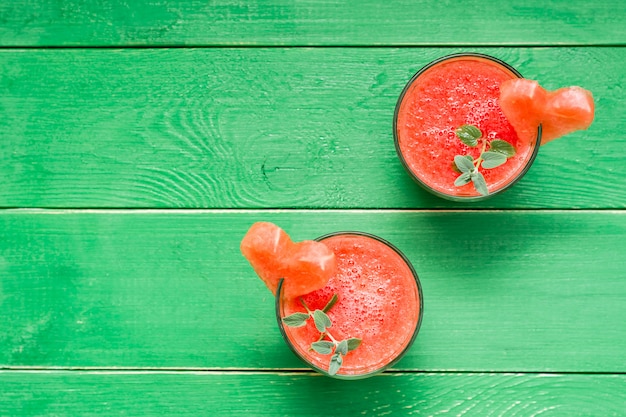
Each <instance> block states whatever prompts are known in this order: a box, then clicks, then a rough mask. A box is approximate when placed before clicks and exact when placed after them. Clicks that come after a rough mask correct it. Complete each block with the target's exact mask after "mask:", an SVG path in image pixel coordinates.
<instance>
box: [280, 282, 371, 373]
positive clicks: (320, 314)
mask: <svg viewBox="0 0 626 417" xmlns="http://www.w3.org/2000/svg"><path fill="white" fill-rule="evenodd" d="M338 299H339V298H338V297H337V294H333V296H332V298H331V299H330V300H329V301H328V303H327V304H326V306H325V307H324V308H323V309H321V310H315V311H311V310H310V309H309V307H308V306H307V305H306V303H305V302H304V300H303V299H302V297H300V303H301V304H302V305H303V306H304V308H305V309H306V313H293V314H290V315H288V316H287V317H283V319H282V320H283V323H284V324H285V325H286V326H288V327H302V326H304V325H306V322H307V320H309V319H310V318H313V322H314V324H315V328H316V329H317V330H318V331H319V332H320V337H319V339H318V340H317V341H316V342H313V343H311V349H312V350H314V351H316V352H317V353H319V354H320V355H332V356H331V357H330V364H329V367H328V374H329V375H335V374H337V371H339V368H341V365H342V364H343V357H344V356H346V355H347V354H348V352H351V351H353V350H354V349H356V348H358V347H359V346H360V345H361V339H359V338H357V337H351V338H349V339H345V340H341V341H339V340H337V339H335V338H334V337H333V335H332V334H331V333H330V332H329V331H328V329H329V328H330V327H332V325H333V323H332V321H331V320H330V317H328V315H327V314H326V313H327V312H328V311H329V310H330V309H331V308H332V307H333V306H334V305H335V303H337V300H338ZM325 339H328V340H325Z"/></svg>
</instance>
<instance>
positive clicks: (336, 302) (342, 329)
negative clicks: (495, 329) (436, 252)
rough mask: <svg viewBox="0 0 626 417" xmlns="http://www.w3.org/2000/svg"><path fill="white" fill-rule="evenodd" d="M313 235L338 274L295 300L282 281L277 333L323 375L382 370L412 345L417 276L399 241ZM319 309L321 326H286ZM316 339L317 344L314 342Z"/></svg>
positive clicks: (419, 310) (418, 309)
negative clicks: (324, 325) (288, 295)
mask: <svg viewBox="0 0 626 417" xmlns="http://www.w3.org/2000/svg"><path fill="white" fill-rule="evenodd" d="M316 240H317V241H318V242H322V243H324V244H325V245H327V246H328V247H329V248H330V249H331V250H332V251H333V252H334V254H335V257H336V261H337V270H336V273H335V274H334V275H333V276H332V277H331V278H330V280H329V281H328V283H327V284H326V286H325V287H324V288H322V289H319V290H317V291H313V292H310V293H308V294H305V295H303V296H301V297H296V298H292V299H287V298H285V297H284V296H283V295H282V291H281V286H282V281H281V283H280V284H279V286H278V290H277V292H276V314H277V320H278V325H279V328H280V331H281V334H282V336H283V338H284V340H285V342H286V343H287V345H288V346H289V347H290V348H291V350H292V351H293V352H294V353H295V354H296V355H297V356H298V357H300V359H302V360H303V361H304V362H305V363H307V364H308V365H309V366H310V367H312V368H313V369H315V370H316V371H318V372H320V373H322V374H324V375H327V376H332V377H335V378H340V379H359V378H365V377H369V376H372V375H374V374H377V373H379V372H382V371H383V370H385V369H387V368H388V367H390V366H391V365H393V364H395V363H396V362H397V361H398V360H399V359H400V358H401V357H402V356H403V355H404V354H405V353H406V352H407V351H408V350H409V348H410V347H411V345H412V343H413V341H414V340H415V337H416V336H417V333H418V331H419V328H420V324H421V321H422V314H423V300H422V289H421V285H420V282H419V279H418V276H417V274H416V272H415V270H414V269H413V267H412V265H411V263H410V262H409V260H408V259H407V258H406V257H405V256H404V255H403V254H402V253H401V252H400V251H399V250H398V249H397V248H396V247H394V246H393V245H392V244H390V243H389V242H387V241H385V240H383V239H381V238H379V237H377V236H374V235H371V234H367V233H361V232H338V233H332V234H328V235H325V236H322V237H320V238H318V239H316ZM329 306H330V308H328V307H329ZM316 310H321V311H324V312H325V313H327V317H328V319H329V321H328V323H331V325H330V326H329V327H327V328H326V329H323V328H322V329H320V328H319V327H318V322H317V318H316V320H306V322H305V323H301V324H300V326H299V327H293V326H290V325H287V324H286V320H285V318H286V317H290V316H291V317H293V316H297V315H302V316H303V317H312V316H315V314H317V311H316ZM313 312H315V314H313ZM328 323H327V324H328ZM344 341H345V342H344ZM353 342H356V343H353ZM316 343H317V345H318V347H320V348H319V349H318V348H315V349H314V348H313V345H314V344H316ZM337 343H339V345H337ZM342 343H343V344H344V347H343V349H344V351H343V352H340V350H341V347H340V346H341V344H342ZM333 362H334V363H333ZM333 366H335V369H333Z"/></svg>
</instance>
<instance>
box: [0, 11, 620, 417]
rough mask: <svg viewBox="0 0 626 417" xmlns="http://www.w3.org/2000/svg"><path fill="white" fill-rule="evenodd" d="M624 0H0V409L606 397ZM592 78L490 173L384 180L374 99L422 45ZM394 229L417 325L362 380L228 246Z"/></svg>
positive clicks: (385, 127)
mask: <svg viewBox="0 0 626 417" xmlns="http://www.w3.org/2000/svg"><path fill="white" fill-rule="evenodd" d="M625 20H626V3H625V2H623V1H622V0H612V1H609V0H607V1H602V2H590V1H588V0H568V1H560V0H527V1H515V2H497V1H491V0H467V1H463V2H461V1H459V2H455V1H441V0H440V1H395V2H377V1H369V0H360V1H351V2H344V1H328V2H313V1H283V0H268V1H242V0H224V1H200V0H182V1H175V0H141V1H139V0H137V1H116V0H98V1H85V0H66V1H36V0H13V1H4V2H2V3H1V4H0V140H1V146H0V178H1V179H0V207H1V209H0V416H21V415H24V416H30V415H33V416H35V415H37V416H40V415H54V416H57V415H67V416H90V415H97V416H101V415H181V416H200V415H207V416H239V415H241V416H256V415H259V416H274V415H284V416H305V415H306V416H309V415H310V416H327V415H344V416H352V415H379V416H382V415H410V414H415V415H455V416H469V415H476V416H501V415H502V416H535V415H550V416H553V415H555V416H612V415H619V416H622V415H626V135H625V134H624V131H625V129H624V128H625V124H624V123H625V121H624V120H625V115H626V105H625V100H624V96H625V94H626V90H625V89H624V87H625V86H626V49H625V46H626V26H624V21H625ZM461 51H473V52H482V53H487V54H490V55H493V56H496V57H498V58H501V59H503V60H505V61H507V62H509V63H510V64H512V65H513V66H515V67H516V68H518V69H519V70H520V71H521V72H522V74H524V75H525V76H527V77H528V78H533V79H537V80H539V81H540V82H541V83H542V84H544V85H545V86H546V87H547V88H557V87H561V86H566V85H581V86H584V87H585V88H587V89H589V90H591V91H592V92H593V94H594V96H595V100H596V119H595V121H594V123H593V125H592V126H591V128H590V129H589V130H588V131H585V132H577V133H574V134H572V135H570V136H568V137H567V138H563V139H560V140H558V141H555V142H554V143H550V144H549V145H546V146H545V147H542V148H541V151H540V154H539V157H538V159H537V160H536V162H535V163H534V165H533V167H532V168H531V170H530V171H529V173H528V174H527V175H526V176H525V177H524V178H523V179H522V180H521V181H520V182H519V183H518V184H517V185H515V186H514V187H513V188H512V189H511V190H509V191H507V192H506V193H504V194H502V195H499V196H496V197H494V198H493V199H490V200H487V201H485V202H481V203H474V204H471V205H470V204H461V203H451V202H447V201H444V200H441V199H438V198H436V197H434V196H431V195H429V194H427V193H426V192H425V191H423V190H421V189H420V188H419V187H418V186H417V185H416V184H415V183H413V182H412V180H411V179H410V178H409V177H408V175H406V173H405V172H404V170H403V167H402V165H401V164H400V162H399V160H398V158H397V156H396V154H395V150H394V146H393V137H392V117H393V109H394V106H395V103H396V100H397V98H398V96H399V94H400V92H401V90H402V88H403V86H404V85H405V83H406V82H407V81H408V80H409V79H410V77H411V76H412V74H413V73H414V72H416V71H417V70H418V69H419V68H420V67H422V66H423V65H425V64H426V63H428V62H429V61H431V60H432V59H435V58H437V57H440V56H442V55H446V54H449V53H453V52H461ZM259 220H266V221H273V222H275V223H277V224H279V225H280V226H282V227H283V228H285V229H286V230H287V231H288V232H289V233H291V234H292V235H293V237H294V238H295V239H298V240H300V239H310V238H314V237H317V236H320V235H322V234H325V233H328V232H332V231H337V230H362V231H366V232H371V233H374V234H377V235H379V236H381V237H384V238H385V239H387V240H389V241H391V242H392V243H394V244H395V245H396V246H398V247H399V248H400V249H401V250H402V251H404V252H405V254H406V255H407V256H408V257H409V258H410V260H411V261H412V262H413V264H414V266H415V268H416V269H417V271H418V273H419V276H420V279H421V282H422V285H423V291H424V297H425V314H424V321H423V325H422V329H421V332H420V334H419V336H418V339H417V341H416V343H415V344H414V345H413V347H412V348H411V350H410V351H409V353H408V354H407V355H406V356H405V357H404V359H402V361H400V362H399V363H398V364H397V366H395V367H394V368H393V369H391V370H389V371H387V372H385V373H383V374H381V375H378V376H375V377H372V378H369V379H366V380H361V381H355V382H353V381H337V380H333V379H329V378H326V377H322V376H319V375H317V374H314V373H313V372H311V371H309V370H308V369H307V368H305V367H304V366H303V364H302V363H301V362H300V361H299V360H298V359H297V358H296V357H295V356H294V355H293V354H292V353H291V352H290V351H289V349H288V348H287V346H286V345H285V344H284V342H283V341H282V339H281V337H280V334H279V331H278V329H277V327H276V323H275V318H274V312H273V304H272V303H273V299H272V297H271V294H270V293H269V292H268V291H267V290H266V289H265V287H264V286H263V284H262V282H261V281H260V280H258V279H257V278H256V277H255V275H254V273H253V271H252V269H251V268H250V266H249V265H248V264H247V262H246V261H245V260H244V259H243V257H242V256H241V255H240V252H239V241H240V239H241V238H242V236H243V234H244V233H245V231H246V230H247V229H248V227H249V226H250V225H251V224H252V223H253V222H255V221H259Z"/></svg>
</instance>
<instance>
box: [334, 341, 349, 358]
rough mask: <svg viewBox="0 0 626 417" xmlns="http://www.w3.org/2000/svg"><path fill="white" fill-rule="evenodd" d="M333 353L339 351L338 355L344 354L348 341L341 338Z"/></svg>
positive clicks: (346, 351)
mask: <svg viewBox="0 0 626 417" xmlns="http://www.w3.org/2000/svg"><path fill="white" fill-rule="evenodd" d="M335 353H339V354H340V355H345V354H346V353H348V341H347V340H342V341H341V342H339V344H338V345H337V349H335Z"/></svg>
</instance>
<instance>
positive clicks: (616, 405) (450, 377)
mask: <svg viewBox="0 0 626 417" xmlns="http://www.w3.org/2000/svg"><path fill="white" fill-rule="evenodd" d="M625 393H626V377H625V376H624V375H613V376H611V375H523V374H441V373H435V374H429V373H427V374H414V375H412V374H388V373H386V374H382V375H379V376H375V377H373V378H370V379H366V380H360V381H353V382H346V381H336V380H331V379H329V378H326V377H322V376H311V375H307V374H293V373H281V374H270V373H268V374H255V373H227V374H214V373H175V372H173V373H167V372H155V373H136V372H129V373H124V372H59V371H55V372H15V371H12V372H7V371H4V372H2V371H0V413H2V414H3V415H20V416H40V415H55V416H56V415H63V416H65V415H67V416H70V415H81V416H108V415H151V416H154V415H177V416H194V417H195V416H204V415H207V416H209V415H210V416H293V415H296V414H297V415H299V416H320V417H325V416H328V415H329V413H330V414H332V412H331V411H330V410H334V411H335V412H340V413H341V414H342V415H348V416H356V415H372V416H387V415H402V416H407V415H427V416H434V415H454V416H461V417H469V416H511V417H512V416H523V417H529V416H539V415H541V416H543V415H549V416H567V417H576V416H607V417H608V416H621V415H623V411H624V409H625V408H626V394H625ZM320 398H322V399H323V405H320ZM316 403H317V405H316V406H312V404H316Z"/></svg>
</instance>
